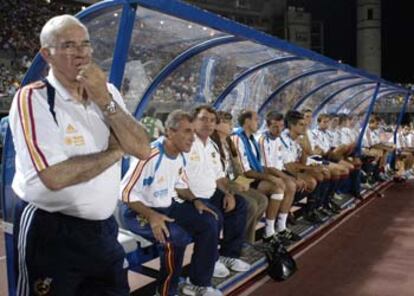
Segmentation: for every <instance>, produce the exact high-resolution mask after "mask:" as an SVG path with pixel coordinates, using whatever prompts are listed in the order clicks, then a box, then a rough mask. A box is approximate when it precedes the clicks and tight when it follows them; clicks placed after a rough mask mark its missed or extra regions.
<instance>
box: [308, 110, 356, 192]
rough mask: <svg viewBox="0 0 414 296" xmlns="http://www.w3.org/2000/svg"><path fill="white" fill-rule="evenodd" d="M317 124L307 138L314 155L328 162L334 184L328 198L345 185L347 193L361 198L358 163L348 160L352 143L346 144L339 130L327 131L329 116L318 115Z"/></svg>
mask: <svg viewBox="0 0 414 296" xmlns="http://www.w3.org/2000/svg"><path fill="white" fill-rule="evenodd" d="M317 122H318V127H316V128H315V129H313V130H311V132H310V134H309V138H310V142H311V145H312V149H313V151H314V153H315V154H317V155H320V156H322V157H323V158H324V159H325V161H328V165H327V166H328V168H329V169H330V171H331V173H332V176H333V178H332V179H333V183H335V184H334V185H333V186H334V187H333V191H331V192H330V193H329V197H328V198H332V197H333V194H334V193H335V191H336V190H338V189H340V188H341V187H344V185H345V184H347V186H346V187H349V190H348V191H347V193H350V194H352V195H353V196H355V197H357V198H361V196H360V188H359V183H360V181H359V168H360V163H358V162H357V161H356V160H355V164H354V163H352V162H351V161H349V160H348V155H350V152H351V150H352V149H351V148H353V147H354V145H353V144H352V142H351V143H349V144H348V143H347V142H345V139H344V140H343V139H342V138H343V137H342V131H341V129H339V128H338V129H333V130H329V123H330V116H329V115H328V114H320V115H319V116H318V119H317ZM352 161H354V160H352ZM357 165H358V166H357ZM348 179H349V181H348ZM335 197H337V198H339V199H340V198H341V196H340V195H335Z"/></svg>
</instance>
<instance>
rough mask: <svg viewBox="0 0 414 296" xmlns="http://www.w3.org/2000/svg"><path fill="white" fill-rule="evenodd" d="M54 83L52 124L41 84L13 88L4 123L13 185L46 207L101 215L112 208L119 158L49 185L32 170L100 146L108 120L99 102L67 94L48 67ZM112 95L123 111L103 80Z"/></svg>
mask: <svg viewBox="0 0 414 296" xmlns="http://www.w3.org/2000/svg"><path fill="white" fill-rule="evenodd" d="M47 79H48V81H49V83H50V84H51V85H52V86H53V87H54V88H55V106H54V111H55V113H56V119H57V124H56V122H55V121H54V119H53V116H52V114H51V111H50V110H49V104H48V102H47V90H46V85H45V83H43V82H40V81H39V82H35V83H33V84H30V85H27V86H25V87H23V88H22V89H20V90H19V92H18V93H17V94H16V96H15V98H14V100H13V103H12V106H11V109H10V128H11V131H12V134H13V141H14V145H15V150H16V159H15V161H16V174H15V176H14V179H13V184H12V187H13V190H14V191H15V192H16V194H17V195H18V196H19V197H20V198H22V199H23V200H25V201H27V202H30V203H32V204H34V205H35V206H37V207H38V208H40V209H43V210H45V211H48V212H61V213H63V214H66V215H70V216H75V217H79V218H84V219H88V220H103V219H106V218H108V217H110V216H111V215H112V213H113V212H114V210H115V207H116V203H117V199H118V195H119V188H120V178H121V176H120V174H121V171H120V170H121V168H120V162H118V163H116V164H114V165H112V166H111V167H110V168H108V169H106V170H105V171H104V172H102V173H101V174H99V175H98V176H96V177H94V178H92V179H91V180H89V181H87V182H83V183H79V184H76V185H72V186H68V187H66V188H64V189H62V190H59V191H51V190H49V189H48V188H46V186H45V185H44V184H43V183H42V181H41V180H40V178H39V175H38V173H39V172H41V171H42V170H44V169H46V168H47V167H49V166H52V165H54V164H57V163H60V162H62V161H65V160H67V159H69V158H70V157H73V156H78V155H87V154H92V153H97V152H102V151H105V150H106V149H107V147H108V139H109V134H110V131H109V125H108V124H107V123H106V122H105V117H104V115H103V114H102V112H101V110H100V109H99V107H98V106H97V105H96V104H95V103H93V102H89V103H88V104H87V105H83V104H81V103H79V102H77V101H75V100H74V99H73V98H71V96H70V94H69V93H68V92H67V91H66V89H65V88H63V86H62V85H61V84H60V83H59V81H58V80H57V79H56V78H55V76H54V75H53V72H52V71H50V72H49V75H48V77H47ZM107 87H108V90H109V91H110V93H111V94H112V96H113V98H114V100H115V101H116V102H117V103H118V104H119V105H120V106H121V107H122V108H123V109H124V110H125V111H126V109H125V105H124V102H123V100H122V97H121V95H120V94H119V92H118V91H117V89H116V88H115V87H114V86H113V85H111V84H107Z"/></svg>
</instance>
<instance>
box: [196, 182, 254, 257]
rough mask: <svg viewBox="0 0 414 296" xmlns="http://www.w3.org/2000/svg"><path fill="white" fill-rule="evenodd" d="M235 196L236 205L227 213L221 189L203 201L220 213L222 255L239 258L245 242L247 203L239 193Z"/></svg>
mask: <svg viewBox="0 0 414 296" xmlns="http://www.w3.org/2000/svg"><path fill="white" fill-rule="evenodd" d="M234 197H235V199H236V207H235V208H234V209H233V210H232V211H230V212H227V213H226V212H224V209H223V199H224V193H223V192H222V191H221V190H219V189H216V191H215V192H214V194H213V196H211V197H210V198H209V199H203V201H204V203H205V204H207V205H208V206H209V207H210V208H212V209H213V210H215V212H216V213H217V214H218V215H219V219H220V225H221V226H222V229H223V239H222V240H221V242H220V251H219V253H220V255H221V256H225V257H231V258H239V257H240V255H241V249H242V246H243V242H244V230H245V228H246V218H247V216H246V215H247V205H246V201H245V200H244V198H243V197H241V196H239V195H237V194H236V195H235V196H234ZM217 259H218V258H217Z"/></svg>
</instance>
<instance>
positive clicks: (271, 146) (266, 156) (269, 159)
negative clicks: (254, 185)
mask: <svg viewBox="0 0 414 296" xmlns="http://www.w3.org/2000/svg"><path fill="white" fill-rule="evenodd" d="M277 138H278V137H270V136H269V135H268V134H267V133H263V134H262V135H260V137H259V147H260V153H261V155H262V159H261V160H262V165H263V166H265V167H273V168H276V169H278V170H283V168H284V163H283V160H284V157H283V150H284V149H283V144H282V142H281V141H280V140H279V141H278V140H277Z"/></svg>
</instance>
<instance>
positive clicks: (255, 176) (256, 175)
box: [244, 170, 269, 181]
mask: <svg viewBox="0 0 414 296" xmlns="http://www.w3.org/2000/svg"><path fill="white" fill-rule="evenodd" d="M244 175H245V176H246V177H247V178H251V179H255V180H263V181H267V180H269V177H268V175H267V174H264V173H259V172H256V171H253V170H250V171H247V172H245V173H244Z"/></svg>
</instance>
